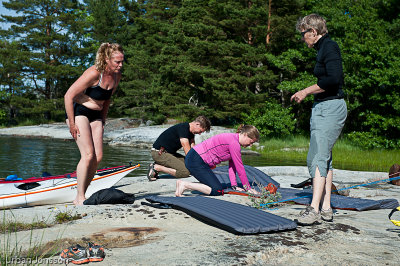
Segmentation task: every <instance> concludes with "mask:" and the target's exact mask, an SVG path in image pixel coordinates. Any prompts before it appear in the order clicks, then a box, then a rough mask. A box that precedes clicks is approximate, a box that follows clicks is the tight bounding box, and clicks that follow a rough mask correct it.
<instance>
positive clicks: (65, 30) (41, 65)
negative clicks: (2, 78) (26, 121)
mask: <svg viewBox="0 0 400 266" xmlns="http://www.w3.org/2000/svg"><path fill="white" fill-rule="evenodd" d="M3 5H4V7H6V8H8V9H11V10H14V11H16V12H18V14H21V15H19V16H14V17H12V16H4V15H3V16H2V17H3V20H4V21H6V22H9V23H13V25H12V26H11V27H10V28H9V29H7V30H2V31H1V38H2V39H12V40H15V41H17V42H18V43H19V45H20V47H21V48H22V49H21V50H19V51H15V52H16V53H17V54H15V56H16V57H22V56H23V57H24V58H25V60H24V62H23V65H24V67H23V69H22V72H23V74H24V76H25V81H24V83H25V89H26V90H29V89H31V90H34V91H35V93H36V94H38V95H39V96H41V97H44V98H46V99H53V98H57V97H60V96H61V95H63V93H64V92H65V90H66V87H64V86H65V85H66V84H69V83H70V77H71V76H74V77H76V75H77V73H78V72H81V70H82V68H80V67H78V69H77V68H76V67H73V66H72V65H73V64H76V65H81V64H82V61H83V62H84V63H85V60H84V57H83V55H84V53H85V52H87V49H85V48H83V46H84V45H85V39H84V38H83V37H82V31H83V30H82V29H79V30H81V32H78V31H74V32H71V31H70V30H71V29H75V30H78V29H77V28H76V24H79V21H80V20H81V18H82V14H81V12H80V11H79V7H80V5H79V3H78V2H77V1H69V0H60V1H40V0H28V1H16V0H10V1H9V2H3ZM80 47H81V49H79V48H80ZM82 59H83V60H82ZM64 79H67V80H68V81H67V82H63V80H64Z"/></svg>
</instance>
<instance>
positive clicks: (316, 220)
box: [295, 206, 321, 225]
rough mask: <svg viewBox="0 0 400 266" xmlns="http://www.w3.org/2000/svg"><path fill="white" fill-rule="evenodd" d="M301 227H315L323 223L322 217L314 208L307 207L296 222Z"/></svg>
mask: <svg viewBox="0 0 400 266" xmlns="http://www.w3.org/2000/svg"><path fill="white" fill-rule="evenodd" d="M295 221H296V222H297V223H298V224H299V225H313V224H320V223H321V215H320V214H319V213H317V212H316V211H315V210H314V208H313V207H311V206H307V208H306V209H305V210H302V211H301V212H300V214H299V217H298V218H297V219H296V220H295Z"/></svg>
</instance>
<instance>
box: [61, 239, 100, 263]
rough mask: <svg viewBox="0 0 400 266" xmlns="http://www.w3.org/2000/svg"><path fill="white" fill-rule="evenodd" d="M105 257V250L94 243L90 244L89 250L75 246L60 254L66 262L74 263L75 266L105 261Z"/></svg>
mask: <svg viewBox="0 0 400 266" xmlns="http://www.w3.org/2000/svg"><path fill="white" fill-rule="evenodd" d="M105 256H106V254H105V252H104V248H103V247H102V246H100V245H96V244H93V243H92V242H89V243H88V247H87V248H84V247H82V246H81V245H79V244H76V245H75V246H71V247H69V248H66V249H64V250H63V251H61V254H60V258H62V259H64V260H66V262H72V263H73V264H84V263H89V262H97V261H103V260H104V257H105Z"/></svg>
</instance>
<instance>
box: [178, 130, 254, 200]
mask: <svg viewBox="0 0 400 266" xmlns="http://www.w3.org/2000/svg"><path fill="white" fill-rule="evenodd" d="M259 138H260V133H259V132H258V130H257V128H256V127H254V126H252V125H241V126H240V127H239V128H238V130H237V132H236V133H222V134H218V135H215V136H213V137H211V138H209V139H207V140H205V141H203V142H202V143H200V144H198V145H196V146H194V148H193V149H191V150H190V151H189V153H188V154H187V156H186V158H185V165H186V168H187V169H189V172H190V174H191V175H192V176H194V177H195V178H196V179H197V180H198V181H199V182H200V183H192V182H187V181H183V180H177V181H176V191H175V195H176V196H177V197H181V196H182V195H183V192H185V191H186V190H196V191H200V192H202V193H204V194H206V195H210V196H219V195H223V193H224V192H223V189H224V187H223V186H222V184H221V183H220V182H219V181H218V178H217V176H216V175H215V174H214V172H213V171H212V170H211V169H212V168H214V167H215V166H216V165H218V164H219V163H221V162H224V161H229V180H230V183H231V187H232V188H233V189H235V190H239V191H244V190H246V191H248V192H249V193H252V194H259V192H257V191H256V190H255V189H253V188H251V187H250V183H249V181H248V178H247V175H246V171H245V169H244V165H243V162H242V155H241V147H248V146H251V145H252V144H253V143H254V142H257V141H258V140H259ZM236 173H237V174H238V176H239V178H240V180H241V182H242V184H243V188H241V187H237V182H236Z"/></svg>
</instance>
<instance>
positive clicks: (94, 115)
mask: <svg viewBox="0 0 400 266" xmlns="http://www.w3.org/2000/svg"><path fill="white" fill-rule="evenodd" d="M74 115H75V116H80V115H83V116H86V117H87V118H88V119H89V122H93V121H95V120H102V116H101V111H98V110H92V109H89V108H87V107H86V106H84V105H82V104H79V103H74ZM65 119H68V117H67V114H65Z"/></svg>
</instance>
